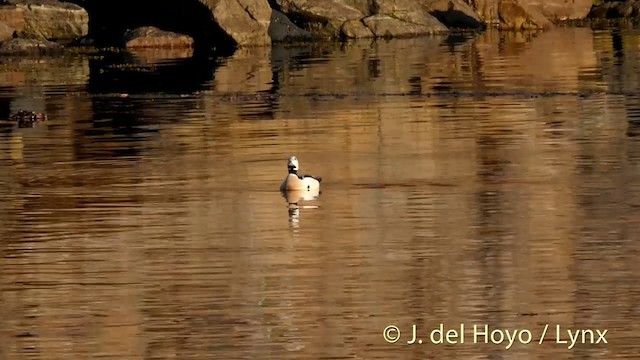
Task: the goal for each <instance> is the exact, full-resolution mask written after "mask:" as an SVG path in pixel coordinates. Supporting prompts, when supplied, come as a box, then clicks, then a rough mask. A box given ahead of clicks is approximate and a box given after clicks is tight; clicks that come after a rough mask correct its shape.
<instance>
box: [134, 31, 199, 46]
mask: <svg viewBox="0 0 640 360" xmlns="http://www.w3.org/2000/svg"><path fill="white" fill-rule="evenodd" d="M124 38H125V43H126V47H127V48H170V49H176V48H190V47H193V38H191V37H190V36H187V35H182V34H176V33H173V32H170V31H164V30H160V29H158V28H156V27H153V26H144V27H140V28H136V29H133V30H129V31H127V32H126V33H125V35H124Z"/></svg>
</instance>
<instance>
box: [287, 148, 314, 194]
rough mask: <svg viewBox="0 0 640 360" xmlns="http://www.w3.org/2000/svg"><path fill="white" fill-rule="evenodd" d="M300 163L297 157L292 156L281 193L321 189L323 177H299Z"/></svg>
mask: <svg viewBox="0 0 640 360" xmlns="http://www.w3.org/2000/svg"><path fill="white" fill-rule="evenodd" d="M299 167H300V163H299V162H298V158H297V157H296V156H291V157H290V158H289V160H288V161H287V169H288V171H289V173H288V174H287V177H286V178H285V179H284V181H283V182H282V184H281V185H280V191H282V192H288V191H294V190H297V191H299V190H306V191H310V190H318V189H320V182H321V181H322V178H321V177H315V176H311V175H302V176H301V175H298V169H299Z"/></svg>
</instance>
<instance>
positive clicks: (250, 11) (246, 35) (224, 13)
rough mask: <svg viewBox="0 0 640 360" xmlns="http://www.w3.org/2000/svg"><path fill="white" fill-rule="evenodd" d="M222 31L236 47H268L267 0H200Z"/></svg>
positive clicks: (269, 10)
mask: <svg viewBox="0 0 640 360" xmlns="http://www.w3.org/2000/svg"><path fill="white" fill-rule="evenodd" d="M201 2H202V3H204V4H205V5H206V6H207V7H208V8H209V9H211V11H212V12H213V17H214V18H215V20H216V22H217V23H218V25H220V27H221V28H222V30H223V31H224V32H225V33H227V34H228V35H229V36H230V37H231V38H232V39H233V40H234V41H235V42H236V43H237V44H238V45H241V46H248V45H269V44H271V38H270V37H269V24H270V23H271V7H270V6H269V3H268V2H267V0H201Z"/></svg>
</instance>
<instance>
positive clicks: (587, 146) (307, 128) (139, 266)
mask: <svg viewBox="0 0 640 360" xmlns="http://www.w3.org/2000/svg"><path fill="white" fill-rule="evenodd" d="M639 45H640V35H639V33H638V32H636V31H632V30H625V31H611V30H599V31H592V30H591V29H586V28H579V29H564V28H560V29H557V30H555V31H553V32H547V33H539V34H535V35H522V34H500V33H497V32H491V31H489V32H486V33H483V34H480V35H475V36H474V35H469V36H451V37H431V38H419V39H405V40H390V41H378V42H370V41H362V42H355V43H349V44H344V45H336V44H318V45H315V46H312V47H303V48H297V47H275V48H273V49H270V48H258V49H247V50H240V51H238V52H236V53H235V54H234V55H233V56H231V57H229V58H225V59H221V60H220V59H208V58H200V57H197V56H196V57H194V58H189V56H190V55H191V54H189V53H184V54H183V53H180V52H178V53H173V54H166V53H153V52H151V53H138V54H135V55H123V54H115V55H113V54H112V55H101V56H87V55H77V56H67V57H65V58H41V59H13V58H8V57H6V58H3V59H0V62H1V64H0V69H1V72H0V86H1V88H0V114H1V115H2V116H3V117H4V118H8V116H9V114H11V113H13V112H16V111H18V110H19V109H21V108H26V109H29V110H36V111H46V112H47V113H48V114H49V121H48V122H46V123H42V124H37V125H36V126H35V127H33V128H18V127H16V126H10V124H8V123H4V126H3V127H2V128H1V130H0V239H1V241H0V273H1V275H0V290H1V293H0V294H1V295H0V304H1V306H0V323H1V324H2V327H0V329H1V330H0V359H67V358H69V359H70V358H73V359H88V358H110V359H171V358H173V359H218V358H220V359H222V358H225V359H442V358H464V359H525V358H526V359H534V358H535V359H546V358H549V357H553V358H554V359H574V358H581V359H587V358H589V359H590V358H602V359H621V358H635V357H637V354H638V352H640V344H639V343H638V342H637V338H638V336H639V335H640V327H639V325H638V323H640V311H638V304H639V302H640V286H639V285H638V283H639V281H640V265H639V264H640V263H639V262H638V261H637V258H638V255H639V253H640V243H638V242H637V240H638V234H639V233H640V192H639V190H640V187H639V185H638V184H640V182H639V180H640V179H639V174H640V171H639V170H640V143H638V141H639V140H638V138H637V137H635V135H638V134H640V96H639V94H640V92H639V90H638V89H639V85H640V76H639V75H638V74H640V65H639V64H640V62H639V60H640V59H639V57H640V51H639V50H638V49H639V48H640V47H639ZM176 57H178V58H179V59H177V60H176V59H175V58H176ZM172 59H173V60H172ZM293 154H295V155H297V156H298V158H299V159H300V165H301V171H302V172H303V173H311V174H313V175H318V176H322V178H323V182H322V192H321V194H320V196H319V197H318V198H317V199H316V200H313V201H302V202H299V203H298V205H297V206H295V205H291V206H288V205H287V202H286V201H285V199H284V198H283V197H282V196H281V195H280V194H279V192H278V187H279V184H280V182H281V181H282V179H283V178H284V176H285V174H286V159H287V157H289V156H290V155H293ZM441 323H443V324H444V330H445V332H446V330H448V329H459V328H460V324H464V325H465V327H466V328H465V330H464V332H465V336H466V338H465V343H464V344H450V345H434V344H432V343H431V341H430V339H429V333H430V331H431V330H432V329H435V328H437V327H438V326H439V324H441ZM412 324H416V325H417V327H418V331H419V332H420V338H421V340H423V344H421V345H419V344H417V343H416V344H413V345H408V344H407V341H410V340H411V332H412V328H411V326H412ZM485 324H486V325H488V326H489V327H490V330H493V329H505V330H509V331H510V332H513V331H514V330H515V331H519V334H525V335H526V332H524V331H525V330H526V331H530V333H531V335H532V339H531V342H530V343H529V344H521V343H519V342H518V341H516V342H515V343H514V344H513V345H512V346H511V347H510V348H509V349H506V347H507V345H508V341H506V342H504V343H502V344H492V343H488V344H485V343H484V338H483V337H479V338H477V339H476V340H479V341H480V343H474V337H473V326H474V325H477V326H479V327H481V328H482V329H483V328H484V325H485ZM546 324H548V325H549V326H550V327H549V328H548V333H547V334H546V336H545V338H544V340H543V343H542V344H539V338H540V336H541V334H542V332H543V329H544V327H545V325H546ZM388 325H395V326H398V327H399V329H400V330H401V338H400V340H399V341H398V342H396V343H394V344H390V343H387V342H386V341H385V340H384V339H383V336H382V332H383V329H385V327H386V326H388ZM556 325H559V326H560V327H561V340H562V341H565V340H568V335H567V334H566V332H565V330H566V329H570V330H573V331H575V330H580V329H590V330H593V333H594V334H596V335H595V336H594V342H596V341H597V340H598V336H597V332H596V329H597V330H600V331H603V330H607V333H606V341H607V343H606V344H605V343H603V342H600V343H599V344H590V343H586V344H582V343H580V342H579V343H578V344H576V345H575V346H574V347H573V348H572V349H567V348H568V346H569V345H570V343H569V344H563V343H558V341H557V335H556V329H557V328H556ZM526 340H527V338H526V336H525V337H524V341H525V342H526ZM589 340H590V339H589V338H588V337H587V338H586V341H587V342H589Z"/></svg>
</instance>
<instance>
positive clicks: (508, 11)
mask: <svg viewBox="0 0 640 360" xmlns="http://www.w3.org/2000/svg"><path fill="white" fill-rule="evenodd" d="M498 14H499V15H498V16H499V19H500V28H501V29H505V30H539V29H548V28H551V27H553V24H552V23H551V21H549V19H547V18H546V17H545V16H544V15H543V14H542V13H540V12H538V11H537V10H535V9H534V8H529V7H527V6H526V5H524V4H521V3H519V2H518V1H517V0H501V1H500V4H499V6H498Z"/></svg>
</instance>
